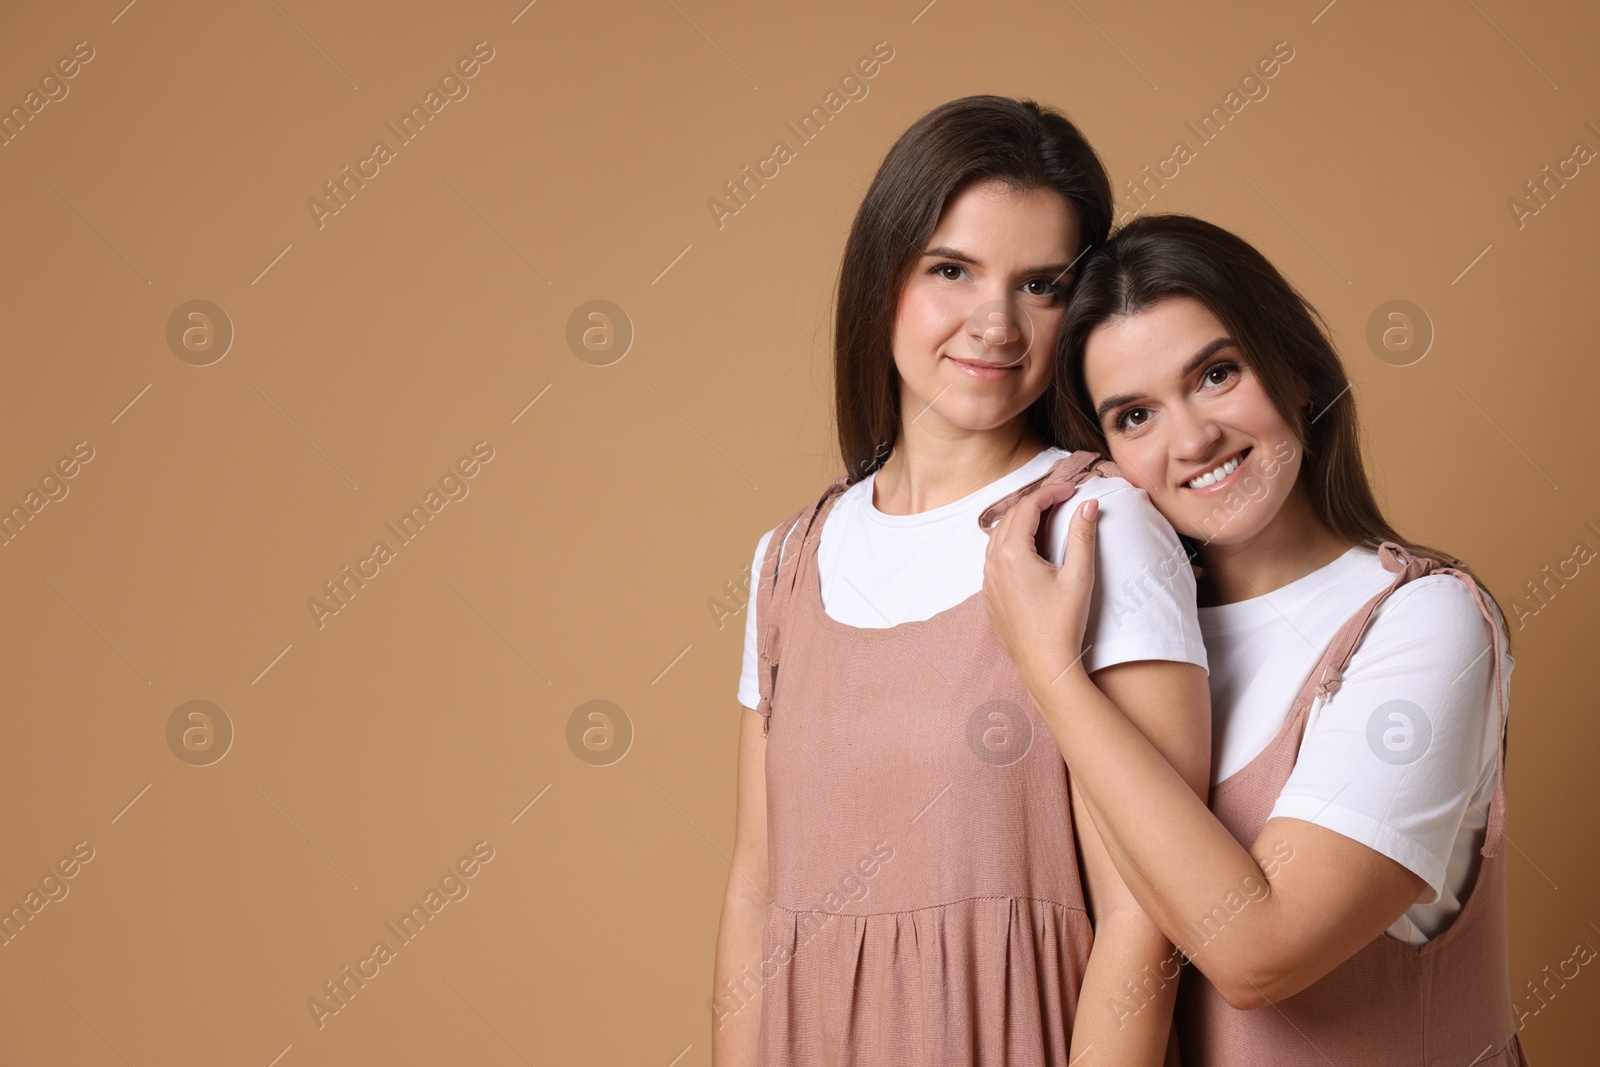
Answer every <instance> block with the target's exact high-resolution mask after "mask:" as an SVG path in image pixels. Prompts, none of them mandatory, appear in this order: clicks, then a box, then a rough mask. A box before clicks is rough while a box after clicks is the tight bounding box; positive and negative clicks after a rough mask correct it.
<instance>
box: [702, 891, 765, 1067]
mask: <svg viewBox="0 0 1600 1067" xmlns="http://www.w3.org/2000/svg"><path fill="white" fill-rule="evenodd" d="M738 878H739V875H738V873H737V872H736V871H730V872H729V885H728V890H727V892H726V893H725V895H724V896H723V899H722V920H721V924H720V925H719V926H718V928H717V958H716V966H715V974H714V977H713V979H712V991H711V1063H712V1067H753V1065H754V1064H755V1062H756V1048H757V1044H758V1042H759V1041H760V1037H761V990H760V988H759V983H760V968H761V950H762V933H763V931H764V929H765V927H766V916H767V906H766V903H765V902H764V901H761V900H758V899H756V898H755V897H754V896H753V895H752V894H751V893H748V892H744V891H741V889H740V888H739V887H736V886H735V885H734V880H735V879H738ZM747 967H748V969H746V968H747ZM751 976H754V979H753V980H752V977H751Z"/></svg>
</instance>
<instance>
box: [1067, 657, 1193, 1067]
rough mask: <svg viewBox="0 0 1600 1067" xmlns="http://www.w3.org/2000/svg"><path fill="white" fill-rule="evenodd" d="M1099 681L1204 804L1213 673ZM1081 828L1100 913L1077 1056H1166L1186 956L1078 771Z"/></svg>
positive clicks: (1145, 667) (1150, 1059) (1112, 676)
mask: <svg viewBox="0 0 1600 1067" xmlns="http://www.w3.org/2000/svg"><path fill="white" fill-rule="evenodd" d="M1094 680H1095V682H1096V684H1097V685H1098V686H1099V687H1100V688H1101V689H1102V690H1103V691H1104V692H1105V693H1106V694H1107V695H1108V696H1109V697H1111V698H1112V699H1114V700H1116V702H1117V704H1118V705H1119V706H1120V707H1123V708H1127V709H1129V711H1128V716H1129V718H1130V719H1132V720H1134V721H1136V722H1137V723H1138V729H1140V730H1141V731H1142V732H1143V733H1144V735H1145V736H1146V737H1148V738H1149V741H1150V744H1151V745H1152V746H1154V747H1155V748H1156V750H1157V751H1158V752H1159V753H1161V755H1162V756H1163V757H1164V758H1165V759H1167V760H1170V761H1171V764H1172V765H1173V766H1177V767H1181V768H1182V769H1183V773H1184V777H1185V778H1186V779H1187V780H1188V783H1189V784H1188V787H1189V788H1190V789H1192V790H1194V791H1195V793H1196V794H1197V796H1198V798H1199V799H1200V800H1201V801H1202V802H1203V801H1204V798H1205V795H1206V788H1207V778H1208V776H1209V772H1210V766H1211V754H1210V753H1211V726H1210V722H1209V713H1210V706H1211V702H1210V694H1209V690H1208V689H1207V684H1206V674H1205V671H1204V670H1202V669H1201V668H1200V667H1198V666H1195V665H1194V664H1190V663H1174V662H1166V661H1150V662H1138V663H1123V664H1118V665H1116V666H1113V667H1107V668H1105V669H1103V670H1100V671H1097V672H1095V675H1094ZM1071 773H1072V776H1073V784H1072V807H1073V819H1072V822H1073V829H1074V832H1075V834H1076V835H1077V838H1078V845H1079V852H1080V855H1081V856H1082V860H1083V873H1084V882H1085V890H1086V891H1087V895H1088V901H1089V910H1090V914H1091V915H1092V916H1093V918H1094V927H1095V940H1094V950H1093V952H1092V953H1091V954H1090V956H1089V967H1088V970H1087V972H1086V973H1085V975H1084V981H1083V988H1082V990H1081V991H1080V993H1079V997H1078V1014H1077V1018H1076V1020H1075V1021H1074V1024H1073V1030H1072V1054H1071V1059H1072V1060H1073V1061H1075V1062H1076V1061H1077V1060H1078V1058H1079V1057H1080V1056H1083V1055H1085V1054H1086V1053H1088V1052H1089V1051H1091V1050H1093V1051H1094V1053H1095V1054H1094V1057H1093V1059H1092V1060H1086V1061H1085V1062H1086V1063H1087V1062H1093V1063H1095V1064H1128V1065H1140V1067H1142V1065H1160V1064H1161V1063H1163V1062H1164V1061H1165V1057H1166V1048H1167V1040H1168V1036H1169V1033H1170V1030H1171V1025H1172V1008H1173V1003H1174V998H1175V996H1176V995H1177V988H1178V984H1177V977H1178V974H1179V967H1178V960H1177V957H1176V954H1175V953H1174V951H1173V946H1172V943H1171V941H1169V940H1168V938H1167V936H1166V935H1165V934H1164V933H1162V931H1161V929H1160V928H1159V927H1158V926H1157V925H1156V924H1155V922H1153V921H1152V920H1151V919H1150V917H1149V916H1148V915H1146V914H1145V912H1144V909H1143V908H1142V907H1141V906H1140V904H1139V902H1138V900H1137V898H1136V897H1135V895H1134V894H1133V893H1132V892H1131V891H1130V890H1129V888H1128V886H1127V884H1126V882H1125V881H1124V876H1123V875H1122V874H1121V873H1119V871H1118V867H1117V865H1116V864H1115V863H1114V861H1113V859H1112V857H1111V855H1110V854H1109V852H1108V849H1107V847H1106V842H1105V840H1104V839H1103V838H1102V837H1101V835H1100V833H1099V831H1098V830H1097V828H1096V826H1095V821H1094V819H1093V818H1092V817H1090V812H1091V810H1092V809H1091V808H1090V807H1089V806H1088V804H1087V803H1086V800H1085V798H1084V796H1083V794H1082V793H1081V792H1080V790H1079V787H1078V782H1077V779H1078V771H1077V770H1076V769H1075V768H1074V769H1073V770H1072V772H1071Z"/></svg>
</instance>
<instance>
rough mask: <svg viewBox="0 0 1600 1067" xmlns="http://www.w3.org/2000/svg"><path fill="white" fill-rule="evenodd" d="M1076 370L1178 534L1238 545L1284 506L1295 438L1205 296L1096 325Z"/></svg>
mask: <svg viewBox="0 0 1600 1067" xmlns="http://www.w3.org/2000/svg"><path fill="white" fill-rule="evenodd" d="M1083 370H1084V384H1085V385H1086V386H1087V387H1088V391H1089V396H1090V398H1091V402H1092V403H1093V404H1094V409H1095V412H1096V415H1097V418H1098V421H1099V425H1100V430H1101V432H1102V433H1104V434H1105V438H1106V442H1107V444H1108V445H1109V447H1110V452H1111V458H1112V459H1113V460H1114V461H1115V462H1116V464H1117V466H1118V467H1120V468H1121V469H1122V473H1123V476H1124V477H1126V478H1127V479H1128V481H1130V482H1132V483H1133V484H1134V485H1136V486H1138V487H1139V488H1140V489H1143V490H1144V491H1145V492H1146V493H1148V494H1149V496H1150V502H1151V503H1152V504H1154V505H1155V506H1156V508H1157V510H1159V511H1160V512H1161V513H1162V514H1163V515H1165V516H1166V518H1167V521H1168V522H1170V523H1172V526H1173V528H1174V529H1176V530H1177V531H1178V532H1179V533H1181V534H1184V535H1186V536H1188V537H1192V538H1194V539H1196V540H1198V541H1200V542H1202V543H1204V544H1220V545H1237V544H1244V543H1246V542H1249V541H1250V540H1252V539H1253V538H1255V537H1257V536H1259V535H1260V534H1261V533H1262V532H1263V531H1265V530H1267V529H1269V528H1270V527H1272V525H1273V524H1274V523H1275V522H1277V521H1279V520H1280V519H1282V518H1283V517H1284V516H1285V515H1286V514H1288V513H1286V511H1285V508H1284V504H1285V502H1286V501H1289V500H1291V499H1292V498H1293V494H1294V493H1295V491H1296V484H1297V479H1298V476H1299V472H1300V457H1301V449H1300V441H1299V438H1298V437H1297V436H1296V434H1295V431H1294V429H1293V427H1291V426H1290V424H1289V423H1288V422H1287V421H1285V420H1284V418H1283V416H1282V415H1281V414H1280V413H1279V412H1278V409H1277V406H1276V405H1274V404H1273V402H1272V399H1271V397H1269V396H1268V395H1267V391H1266V389H1265V388H1264V387H1263V385H1262V383H1261V379H1260V378H1259V377H1258V376H1257V375H1256V373H1255V372H1254V371H1253V370H1251V368H1250V365H1249V364H1248V363H1246V362H1245V359H1244V355H1243V353H1242V352H1241V351H1240V350H1239V347H1238V345H1236V344H1235V343H1234V341H1233V339H1232V338H1231V337H1229V335H1228V331H1227V329H1226V328H1224V327H1223V325H1222V323H1221V322H1219V321H1217V318H1216V316H1215V315H1213V314H1212V313H1211V312H1210V310H1208V309H1207V308H1206V306H1205V305H1204V304H1202V303H1200V301H1198V300H1195V299H1194V298H1192V297H1187V296H1172V297H1167V298H1165V299H1163V300H1161V301H1159V302H1157V303H1156V304H1154V305H1152V306H1151V307H1149V308H1148V309H1146V310H1144V311H1141V312H1139V313H1137V314H1134V315H1129V316H1124V317H1120V318H1115V319H1111V320H1108V321H1107V322H1105V323H1102V324H1101V325H1100V326H1099V327H1098V328H1097V329H1095V330H1094V331H1093V332H1092V333H1091V334H1090V335H1089V339H1088V342H1087V344H1086V345H1085V346H1084V366H1083ZM1301 491H1302V492H1303V490H1301ZM1299 511H1300V509H1295V513H1299Z"/></svg>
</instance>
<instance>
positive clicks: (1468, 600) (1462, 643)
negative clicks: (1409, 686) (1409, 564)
mask: <svg viewBox="0 0 1600 1067" xmlns="http://www.w3.org/2000/svg"><path fill="white" fill-rule="evenodd" d="M1474 590H1475V584H1474V583H1472V580H1471V579H1470V578H1465V577H1463V576H1461V575H1457V574H1428V575H1424V576H1423V577H1421V578H1415V579H1413V580H1412V581H1409V582H1407V583H1406V584H1405V585H1402V586H1401V587H1400V588H1398V589H1396V590H1395V591H1394V592H1393V593H1391V594H1389V595H1388V596H1387V597H1385V598H1384V600H1383V602H1382V603H1380V604H1379V605H1378V609H1377V611H1375V612H1374V613H1373V616H1372V623H1371V626H1370V627H1369V628H1368V630H1367V632H1366V633H1365V634H1364V635H1363V636H1362V638H1361V641H1360V643H1359V644H1358V645H1357V646H1356V648H1355V650H1354V652H1353V654H1352V655H1351V659H1350V668H1349V670H1348V671H1347V677H1350V676H1361V675H1366V676H1368V677H1370V678H1373V679H1388V680H1389V682H1388V684H1397V683H1398V682H1399V681H1400V680H1401V679H1404V678H1416V679H1427V680H1428V685H1429V686H1430V687H1433V688H1434V689H1436V690H1438V691H1439V692H1440V693H1441V694H1442V698H1449V699H1451V700H1456V699H1471V696H1470V695H1471V694H1473V693H1477V692H1480V691H1482V692H1489V691H1490V690H1491V689H1492V687H1490V689H1484V686H1487V683H1488V679H1489V678H1490V676H1491V675H1492V674H1493V669H1494V665H1495V656H1498V657H1499V661H1500V664H1501V674H1502V677H1503V678H1504V677H1507V676H1509V672H1510V670H1511V669H1512V668H1513V667H1514V666H1515V661H1514V660H1513V659H1512V658H1511V654H1510V652H1509V651H1508V641H1507V639H1506V634H1505V623H1504V620H1503V619H1502V618H1501V616H1500V614H1499V612H1498V611H1497V610H1496V609H1495V606H1494V601H1493V600H1492V599H1490V598H1489V597H1488V595H1487V594H1483V607H1480V606H1479V601H1478V596H1477V595H1475V592H1474ZM1485 610H1487V612H1488V615H1486V614H1485ZM1490 616H1492V618H1493V621H1492V622H1491V620H1490ZM1491 650H1498V651H1494V652H1492V651H1491ZM1457 683H1464V684H1460V685H1458V684H1457ZM1441 687H1442V688H1441Z"/></svg>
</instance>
